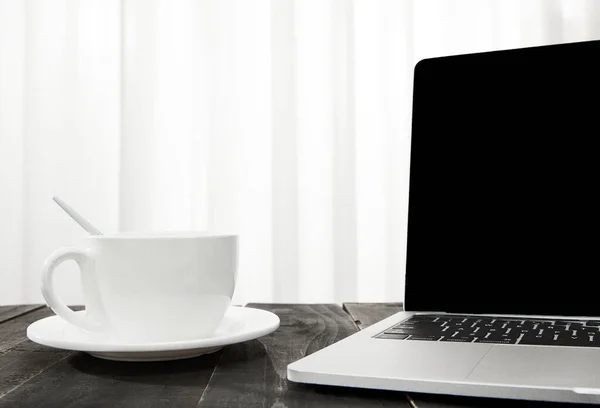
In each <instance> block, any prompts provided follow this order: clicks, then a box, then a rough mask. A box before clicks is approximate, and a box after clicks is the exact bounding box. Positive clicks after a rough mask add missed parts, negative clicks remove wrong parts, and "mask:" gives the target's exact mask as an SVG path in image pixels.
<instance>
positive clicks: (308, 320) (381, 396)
mask: <svg viewBox="0 0 600 408" xmlns="http://www.w3.org/2000/svg"><path fill="white" fill-rule="evenodd" d="M248 307H255V308H260V309H265V310H269V311H271V312H273V313H275V314H277V315H278V316H279V318H280V320H281V325H280V328H279V329H278V330H277V331H275V332H274V333H272V334H270V335H268V336H264V337H262V338H260V339H258V340H254V341H250V342H246V343H242V344H236V345H232V346H229V347H227V348H226V349H225V350H224V351H223V354H222V356H221V359H220V361H219V364H218V365H217V367H216V369H215V372H214V374H213V377H212V379H211V381H210V383H209V385H208V387H207V389H206V392H205V394H204V395H203V397H202V399H201V400H200V402H199V404H198V407H278V408H284V407H288V408H292V407H313V406H314V407H321V406H322V407H386V406H389V407H392V406H393V407H402V406H405V407H407V406H408V402H407V401H406V398H405V396H404V395H403V394H401V393H394V392H380V391H372V390H358V389H349V388H340V387H325V386H314V385H306V384H297V383H293V382H290V381H288V380H287V373H286V370H287V365H288V364H289V363H291V362H293V361H295V360H297V359H300V358H302V357H303V356H305V355H308V354H311V353H313V352H315V351H317V350H320V349H321V348H323V347H326V346H328V345H330V344H333V343H334V342H336V341H339V340H341V339H343V338H345V337H347V336H349V335H350V334H353V333H355V332H356V331H357V330H358V328H357V327H356V325H355V324H354V322H353V321H352V319H351V318H350V316H349V315H348V314H347V313H346V312H344V310H343V309H342V308H341V307H340V306H339V305H289V304H277V305H266V304H251V305H248Z"/></svg>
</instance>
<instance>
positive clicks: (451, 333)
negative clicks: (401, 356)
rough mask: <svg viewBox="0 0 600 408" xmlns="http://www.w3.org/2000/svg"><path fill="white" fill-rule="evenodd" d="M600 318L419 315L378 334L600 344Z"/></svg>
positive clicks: (462, 340)
mask: <svg viewBox="0 0 600 408" xmlns="http://www.w3.org/2000/svg"><path fill="white" fill-rule="evenodd" d="M599 329H600V320H588V321H573V320H550V319H525V320H523V319H518V318H510V319H509V318H501V317H473V316H460V315H428V314H419V315H414V316H412V317H411V318H409V319H407V320H404V321H403V322H400V323H398V324H396V325H395V326H392V327H390V328H389V329H387V330H385V331H384V332H383V333H380V334H378V335H376V336H375V337H376V338H382V339H397V340H425V341H449V342H457V343H492V344H528V345H541V346H575V347H600V334H598V331H599Z"/></svg>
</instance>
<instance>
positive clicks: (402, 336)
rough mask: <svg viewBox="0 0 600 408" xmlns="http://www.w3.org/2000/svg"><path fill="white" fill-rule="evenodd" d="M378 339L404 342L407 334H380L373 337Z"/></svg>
mask: <svg viewBox="0 0 600 408" xmlns="http://www.w3.org/2000/svg"><path fill="white" fill-rule="evenodd" d="M375 337H376V338H378V339H395V340H404V339H405V338H407V337H408V334H395V333H382V334H378V335H377V336H375Z"/></svg>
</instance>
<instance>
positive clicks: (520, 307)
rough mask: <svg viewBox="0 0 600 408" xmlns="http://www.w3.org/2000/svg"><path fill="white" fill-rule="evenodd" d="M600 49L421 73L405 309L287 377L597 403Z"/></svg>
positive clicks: (598, 45) (440, 63)
mask: <svg viewBox="0 0 600 408" xmlns="http://www.w3.org/2000/svg"><path fill="white" fill-rule="evenodd" d="M599 55H600V41H585V42H576V43H568V44H554V45H545V46H537V47H528V48H520V49H510V50H500V51H492V52H481V53H475V54H468V55H446V56H440V57H435V58H427V59H424V60H422V61H420V62H419V63H418V64H417V65H416V66H415V69H414V86H413V106H412V109H413V111H412V130H411V153H410V186H409V195H408V229H407V231H408V232H407V247H406V275H405V276H406V277H405V298H404V310H405V311H404V312H401V313H397V314H395V315H393V316H391V317H389V318H387V319H385V320H383V321H381V322H379V323H377V324H374V325H372V326H370V327H368V328H367V329H365V330H363V331H361V332H359V333H356V334H354V335H352V336H350V337H348V338H346V339H344V340H342V341H339V342H338V343H336V344H333V345H331V346H329V347H326V348H324V349H322V350H320V351H317V352H315V353H313V354H311V355H309V356H306V357H304V358H302V359H300V360H299V361H296V362H294V363H292V364H290V365H289V366H288V371H287V373H288V379H289V380H291V381H295V382H302V383H313V384H328V385H336V386H348V387H361V388H374V389H386V390H398V391H410V392H420V393H436V394H454V395H467V396H478V397H495V398H508V399H525V400H539V401H562V402H578V403H600V296H599V293H600V292H599V289H600V285H599V284H598V280H596V279H597V277H598V275H600V262H599V260H600V240H599V239H598V234H599V231H600V199H599V198H598V197H599V195H598V192H599V190H600V182H599V163H600V147H599V146H600V58H598V56H599ZM399 250H400V249H399ZM398 273H401V272H400V271H399V272H398Z"/></svg>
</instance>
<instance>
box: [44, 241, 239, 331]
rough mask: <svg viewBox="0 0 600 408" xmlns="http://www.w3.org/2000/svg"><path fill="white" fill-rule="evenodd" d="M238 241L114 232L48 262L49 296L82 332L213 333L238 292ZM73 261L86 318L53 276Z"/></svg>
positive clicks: (46, 291)
mask: <svg viewBox="0 0 600 408" xmlns="http://www.w3.org/2000/svg"><path fill="white" fill-rule="evenodd" d="M237 254H238V239H237V236H236V235H225V234H210V233H201V232H197V233H196V232H188V233H152V234H130V233H126V234H112V235H96V236H90V237H87V238H86V248H85V249H77V248H64V249H59V250H57V251H55V252H54V253H53V254H52V255H50V257H49V258H48V259H47V260H46V262H45V264H44V268H43V273H42V294H43V295H44V298H45V299H46V302H47V303H48V305H49V306H50V307H51V308H52V310H53V311H54V312H55V313H56V314H57V315H59V316H60V317H62V318H63V319H65V320H66V321H68V322H69V323H72V324H73V325H75V326H79V327H80V328H82V329H85V330H90V331H96V332H102V333H106V334H108V335H110V336H113V337H115V338H117V339H119V340H122V341H129V342H170V341H178V340H191V339H197V338H202V337H205V336H208V335H210V334H211V333H212V332H213V331H214V330H215V329H216V328H217V326H218V325H219V323H220V322H221V320H222V319H223V317H224V315H225V312H226V311H227V308H228V307H229V305H230V303H231V298H232V296H233V292H234V289H235V281H236V277H237V263H238V256H237ZM67 260H73V261H75V262H76V263H77V265H78V266H79V270H80V271H81V283H82V286H83V295H84V299H85V300H84V302H85V308H86V313H81V312H79V313H77V312H74V311H73V310H71V309H70V308H69V307H68V306H67V305H66V304H65V303H64V302H62V301H61V300H60V298H59V297H58V296H57V294H56V291H55V288H54V281H53V276H54V271H55V268H56V267H57V266H58V265H59V264H60V263H62V262H64V261H67Z"/></svg>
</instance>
